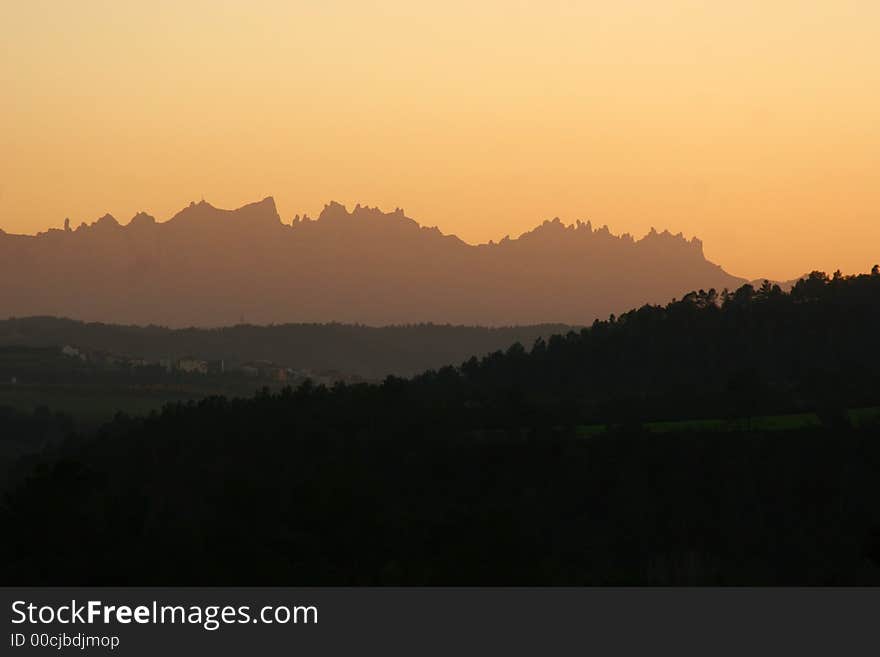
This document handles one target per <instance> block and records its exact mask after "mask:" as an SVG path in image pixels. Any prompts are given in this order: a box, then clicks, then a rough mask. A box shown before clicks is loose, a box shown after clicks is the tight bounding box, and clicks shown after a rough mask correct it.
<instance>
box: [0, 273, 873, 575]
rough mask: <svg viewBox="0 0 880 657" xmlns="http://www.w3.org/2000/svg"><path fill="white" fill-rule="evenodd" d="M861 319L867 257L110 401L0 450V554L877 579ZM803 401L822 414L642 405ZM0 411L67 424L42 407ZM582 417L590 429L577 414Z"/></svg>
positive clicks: (125, 570)
mask: <svg viewBox="0 0 880 657" xmlns="http://www.w3.org/2000/svg"><path fill="white" fill-rule="evenodd" d="M878 334H880V269H877V268H875V272H874V273H873V274H871V275H861V276H853V277H842V276H835V277H833V278H828V277H826V276H824V275H823V274H820V273H817V272H814V273H813V274H811V275H810V276H809V277H808V278H806V279H804V280H801V281H799V282H798V283H796V284H795V285H794V286H793V288H792V290H791V292H790V293H785V292H783V291H782V290H781V288H779V287H778V286H772V285H770V284H767V285H765V286H763V287H762V288H761V289H759V290H755V289H754V288H752V287H751V286H743V287H741V288H739V289H738V290H736V291H735V292H734V293H730V294H723V295H718V294H717V293H716V292H715V291H714V290H710V291H708V292H703V293H699V292H695V293H692V294H688V295H685V297H684V298H683V299H681V300H680V301H676V302H674V303H670V304H667V305H665V306H643V307H641V308H639V309H637V310H633V311H631V312H628V313H624V314H623V315H622V316H621V317H620V318H617V319H615V320H613V321H605V322H596V323H595V324H594V325H593V326H591V327H590V328H586V329H583V330H581V331H578V332H570V333H568V334H566V335H564V336H554V337H552V338H550V339H549V340H548V341H546V342H544V341H539V342H537V343H536V344H535V345H534V347H533V348H532V349H531V350H526V349H524V348H523V347H522V346H520V345H514V346H512V347H511V348H509V349H507V350H506V351H504V352H497V353H495V354H492V355H489V356H486V357H484V358H482V359H477V358H473V359H471V360H469V361H467V362H465V363H464V364H462V365H461V366H460V367H452V366H449V367H445V368H441V369H440V370H436V371H429V372H426V373H424V374H423V375H421V376H418V377H415V378H414V379H412V380H403V379H397V378H388V379H386V380H385V381H384V382H383V383H382V384H381V385H372V384H365V383H361V384H356V385H345V384H338V385H335V386H333V387H332V388H327V387H324V386H314V385H310V384H304V385H302V386H300V387H298V388H297V389H291V388H287V389H284V390H282V391H281V392H279V393H270V392H269V391H264V392H262V393H260V394H258V395H257V396H255V397H254V398H251V399H232V400H230V399H225V398H220V397H215V398H210V399H206V400H202V401H201V402H199V403H188V404H175V405H170V406H168V407H166V408H165V409H164V411H163V412H162V413H160V414H152V415H150V416H149V417H145V418H130V417H125V416H118V417H117V418H116V419H115V420H114V421H113V422H111V423H109V424H107V425H106V426H104V427H103V428H102V429H101V430H100V431H97V432H94V433H91V434H89V435H84V436H74V437H71V438H70V439H69V440H68V441H66V442H65V443H64V444H63V445H62V447H60V448H57V449H55V450H53V451H50V452H48V453H46V454H44V456H43V458H42V459H36V461H37V462H33V461H34V460H35V459H33V458H32V459H31V461H29V462H25V463H22V464H21V465H20V467H19V470H18V472H16V473H15V474H14V476H13V477H12V484H11V485H10V487H9V489H8V491H7V494H6V495H5V496H4V497H3V502H2V506H0V523H2V525H3V527H5V528H6V529H7V533H8V536H9V540H7V541H4V542H3V544H2V545H0V557H2V558H0V564H2V566H0V572H2V574H3V576H4V578H5V580H4V581H7V582H9V583H17V582H28V583H31V584H33V583H35V582H44V581H45V582H53V583H58V582H64V583H69V584H99V585H100V584H116V585H120V584H173V585H182V584H214V585H216V584H236V583H242V584H243V583H247V584H250V585H253V584H254V583H260V584H274V585H278V584H297V585H306V584H318V585H328V584H346V585H357V584H446V585H449V584H471V585H474V584H507V585H510V584H569V585H570V584H727V585H730V584H735V585H736V584H740V585H741V584H826V585H827V584H877V583H878V582H880V568H878V565H880V478H878V477H877V464H878V463H880V441H878V437H880V434H878V430H880V427H878V425H877V423H876V414H875V415H874V419H873V420H871V421H872V422H873V424H871V423H870V422H871V421H866V422H864V423H859V424H858V425H856V424H854V423H852V417H853V415H852V414H848V413H846V412H845V411H846V410H847V409H850V408H852V407H854V406H862V407H864V406H874V407H876V406H877V405H878V404H880V351H878V350H877V349H876V337H877V335H878ZM799 409H800V410H803V409H812V410H814V411H816V414H817V417H818V418H819V422H818V423H817V424H816V425H815V426H806V427H805V426H800V427H796V428H793V429H789V430H781V431H776V432H775V433H769V432H768V431H767V429H766V428H757V429H755V428H753V427H752V425H751V422H742V423H737V424H736V426H735V427H734V428H732V429H712V428H711V427H712V423H708V422H706V423H702V424H700V423H694V424H693V425H692V427H693V428H691V429H688V428H684V427H682V426H680V427H679V428H677V429H671V430H667V431H666V432H664V433H662V434H655V433H646V432H645V430H644V429H643V428H642V426H641V421H642V420H643V419H646V418H648V417H650V416H651V415H653V414H656V413H660V414H671V415H674V416H675V417H678V418H693V417H701V416H711V415H713V414H717V413H723V414H725V415H726V416H728V417H736V418H746V419H747V418H751V417H752V416H754V415H755V414H756V413H770V412H784V411H786V410H788V411H791V410H799ZM14 421H15V422H16V423H17V425H18V426H20V427H26V426H34V427H43V429H42V430H43V431H44V433H46V434H47V435H49V436H52V435H54V434H55V432H57V431H58V429H59V427H60V426H63V423H62V422H61V421H60V420H58V419H52V421H51V422H49V421H48V416H47V414H46V413H45V412H44V413H42V414H40V415H34V416H32V417H31V416H23V415H19V416H15V418H14ZM596 421H605V422H606V423H607V428H606V430H605V431H604V432H603V433H600V434H590V435H586V436H584V435H583V434H582V433H580V432H579V431H578V427H579V426H580V425H582V424H585V423H589V422H596ZM34 431H36V429H34ZM17 448H18V449H20V446H18V447H17ZM59 533H62V534H63V535H64V536H65V537H66V540H65V541H63V542H61V543H59V542H58V541H57V540H54V539H55V537H57V535H58V534H59ZM169 555H173V557H174V558H173V559H169V558H168V557H169Z"/></svg>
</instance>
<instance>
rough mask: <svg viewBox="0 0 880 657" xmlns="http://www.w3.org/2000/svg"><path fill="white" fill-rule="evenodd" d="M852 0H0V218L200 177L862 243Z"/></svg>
mask: <svg viewBox="0 0 880 657" xmlns="http://www.w3.org/2000/svg"><path fill="white" fill-rule="evenodd" d="M878 32H880V3H878V2H876V0H871V1H868V0H834V1H831V0H826V1H822V2H819V1H816V0H797V1H795V0H791V1H789V0H739V1H737V2H721V1H717V2H696V1H689V2H688V1H682V0H665V1H663V2H659V1H658V2H655V1H648V0H639V1H636V0H615V1H614V2H609V1H607V0H603V1H601V2H592V1H590V2H587V1H583V2H574V1H555V0H541V1H534V2H532V1H523V0H521V1H516V0H511V1H505V2H500V1H495V0H483V1H482V2H472V1H467V2H463V1H458V0H445V1H444V2H417V1H413V0H409V1H403V0H401V1H393V2H367V1H363V2H354V1H350V0H321V1H320V2H317V1H316V2H298V1H296V0H287V1H283V0H277V1H268V0H263V1H260V0H249V1H247V2H245V1H243V0H237V1H230V0H226V1H223V0H212V1H204V2H196V1H190V0H173V1H170V0H169V1H166V0H151V1H150V2H130V1H126V0H117V1H116V2H96V1H93V0H77V1H66V0H52V1H46V0H29V1H28V2H12V1H9V0H4V1H3V2H0V34H2V40H0V53H2V55H0V88H2V96H0V98H2V102H0V153H2V157H0V228H3V229H4V230H6V231H7V232H23V233H33V232H36V231H38V230H43V229H45V228H47V227H50V226H52V227H60V226H61V225H62V223H63V221H64V218H65V217H70V219H71V222H72V223H73V224H74V225H76V224H79V223H80V222H81V221H93V220H94V219H96V218H97V217H99V216H100V215H103V214H104V213H106V212H110V213H112V214H113V215H114V216H116V217H117V218H119V219H120V220H122V221H127V220H128V219H129V218H130V217H131V216H132V215H133V214H135V213H136V212H137V211H139V210H145V211H148V212H150V213H151V214H153V215H155V216H156V217H157V218H159V219H160V220H164V219H167V218H168V217H169V216H171V215H172V214H173V213H174V212H176V211H177V210H179V209H180V208H181V207H183V206H184V205H186V204H188V203H189V201H191V200H194V199H195V200H198V199H200V198H201V197H202V196H204V197H205V199H207V200H208V201H210V202H212V203H213V204H214V205H217V206H220V207H238V206H240V205H242V204H244V203H246V202H249V201H253V200H258V199H260V198H262V197H264V196H267V195H273V196H274V197H275V199H276V201H277V203H278V207H279V210H280V212H281V214H282V217H283V218H284V219H285V220H286V221H287V220H289V219H290V218H291V217H292V216H293V215H294V214H295V213H303V212H307V213H309V214H311V215H313V216H314V215H316V214H318V212H319V211H320V209H321V207H322V206H323V204H324V203H325V202H327V201H329V200H331V199H335V200H338V201H340V202H343V203H346V204H348V205H349V206H352V205H354V204H355V203H358V202H360V203H362V204H368V205H378V206H380V207H382V208H384V209H387V210H392V209H394V208H395V207H397V206H400V207H403V208H404V209H405V210H406V212H407V214H408V215H409V216H412V217H414V218H415V219H417V220H418V221H419V222H420V223H422V224H426V225H438V226H439V227H440V228H441V230H443V231H444V232H452V233H456V234H458V235H459V236H460V237H462V238H463V239H465V240H467V241H470V242H477V241H488V240H489V239H495V240H497V239H499V238H501V237H503V236H504V235H505V234H508V233H510V234H511V235H517V234H519V233H521V232H523V231H525V230H528V229H530V228H531V227H533V226H534V225H536V224H537V223H539V222H540V221H542V220H544V219H547V218H552V217H554V216H559V217H561V218H562V219H563V220H565V221H569V222H571V221H574V220H575V219H591V220H592V221H593V223H594V224H598V225H601V224H608V225H609V227H610V228H611V230H612V231H613V232H616V233H621V232H630V233H633V234H634V235H636V236H641V235H643V234H644V233H646V232H647V231H648V230H649V229H650V228H651V226H656V227H657V228H658V229H663V228H668V229H669V230H671V231H672V232H679V231H682V232H684V233H685V235H686V236H688V237H690V236H692V235H698V236H699V237H701V238H702V239H703V241H704V243H705V251H706V255H707V256H708V257H709V258H710V259H712V260H714V261H716V262H718V263H719V264H721V265H723V266H724V267H725V269H727V270H728V271H730V272H731V273H733V274H736V275H742V276H746V277H759V276H768V277H773V278H791V277H794V276H796V275H799V274H801V273H804V272H805V271H808V270H810V269H813V268H822V269H826V270H829V271H831V270H834V269H836V268H840V269H842V270H844V272H856V271H867V270H868V269H869V268H870V266H871V265H872V264H873V263H874V262H877V261H880V120H878V119H880V38H878Z"/></svg>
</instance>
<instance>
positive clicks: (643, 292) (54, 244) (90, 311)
mask: <svg viewBox="0 0 880 657" xmlns="http://www.w3.org/2000/svg"><path fill="white" fill-rule="evenodd" d="M744 282H745V280H744V279H740V278H736V277H734V276H731V275H730V274H728V273H726V272H725V271H724V270H723V269H721V267H719V266H718V265H715V264H713V263H711V262H709V261H707V260H706V259H705V257H704V255H703V250H702V243H701V242H700V241H699V240H698V239H696V238H694V239H692V240H686V239H685V238H684V237H682V235H681V234H678V235H672V234H670V233H669V232H668V231H663V232H661V233H658V232H656V231H655V230H653V229H652V230H651V232H650V233H649V234H648V235H646V236H645V237H643V238H642V239H638V240H637V239H634V238H633V237H631V236H630V235H621V236H615V235H613V234H611V232H610V231H609V230H608V228H607V227H606V226H603V227H601V228H599V229H594V228H593V227H592V225H591V224H590V222H585V223H582V222H580V221H578V222H577V223H576V224H573V225H565V224H564V223H562V222H561V221H560V220H559V219H554V220H552V221H545V222H544V223H542V224H541V225H539V226H538V227H536V228H535V229H533V230H531V231H529V232H527V233H524V234H522V235H520V236H519V237H518V238H516V239H511V238H509V237H506V238H504V239H503V240H501V241H500V242H498V243H494V242H490V243H488V244H480V245H470V244H467V243H465V242H463V241H462V240H460V239H459V238H458V237H456V236H454V235H445V234H443V233H441V232H440V230H438V229H437V228H436V227H435V228H427V227H423V226H420V225H419V224H418V223H416V221H414V220H413V219H410V218H409V217H407V216H405V215H404V213H403V211H402V210H400V209H397V210H395V211H394V212H390V213H386V212H382V211H380V210H379V209H377V208H367V207H362V206H360V205H358V206H356V207H355V208H354V210H353V211H351V212H349V211H348V210H347V209H346V208H345V207H344V206H342V205H340V204H338V203H335V202H331V203H329V204H328V205H326V206H325V208H324V210H323V212H321V215H320V216H319V217H318V218H317V219H309V218H308V217H302V218H301V217H299V216H297V217H296V218H294V220H293V221H292V222H291V223H284V222H282V220H281V218H280V216H279V215H278V211H277V209H276V207H275V202H274V200H273V199H272V198H271V197H269V198H265V199H263V200H262V201H259V202H256V203H251V204H249V205H245V206H243V207H241V208H239V209H237V210H222V209H219V208H215V207H213V206H212V205H210V204H209V203H206V202H204V201H202V202H201V203H191V204H190V205H189V206H188V207H186V208H184V209H183V210H181V211H180V212H178V213H177V214H176V215H175V216H173V217H172V218H171V219H169V220H168V221H165V222H157V221H156V220H155V218H153V217H151V216H150V215H148V214H145V213H139V214H137V215H135V216H134V218H132V220H131V221H130V222H129V223H128V224H127V225H121V224H120V223H119V222H118V221H117V220H116V219H115V218H114V217H112V216H110V215H109V214H108V215H105V216H103V217H101V218H100V219H98V220H97V221H95V222H94V223H92V224H90V225H87V224H85V223H83V224H81V225H80V226H79V227H78V228H75V229H72V228H71V227H70V225H69V221H65V228H64V229H50V230H48V231H46V232H43V233H39V234H37V235H35V236H29V235H11V234H7V233H4V232H2V231H0V309H2V313H3V315H4V316H7V317H11V316H18V317H21V316H28V315H58V316H67V317H71V318H76V319H83V320H88V321H103V322H124V323H135V324H162V325H167V326H172V327H174V326H177V327H180V326H221V325H229V324H234V323H236V322H238V321H240V319H241V318H245V319H246V321H247V322H249V323H254V324H268V323H276V322H326V321H340V322H354V323H364V324H374V325H384V324H401V323H416V322H449V323H461V324H483V325H488V326H501V325H515V324H536V323H542V322H560V323H568V324H584V323H587V322H591V321H592V320H593V319H595V318H601V317H607V316H608V315H609V314H610V313H618V312H620V311H622V310H626V309H627V308H630V307H633V306H639V305H641V304H644V303H659V302H666V301H668V300H669V299H671V298H673V297H677V296H681V295H682V294H684V293H686V292H688V291H690V290H692V289H697V288H705V289H709V288H712V287H714V288H716V289H718V290H721V289H723V288H730V289H734V288H736V287H739V286H740V285H741V284H742V283H744Z"/></svg>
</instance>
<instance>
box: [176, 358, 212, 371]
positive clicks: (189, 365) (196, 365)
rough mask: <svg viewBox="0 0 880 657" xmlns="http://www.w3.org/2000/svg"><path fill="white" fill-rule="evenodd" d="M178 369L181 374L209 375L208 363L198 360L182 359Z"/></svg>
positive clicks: (178, 363) (179, 361)
mask: <svg viewBox="0 0 880 657" xmlns="http://www.w3.org/2000/svg"><path fill="white" fill-rule="evenodd" d="M177 369H178V371H180V372H187V373H195V374H207V373H208V363H207V362H206V361H203V360H199V359H197V358H181V359H180V360H178V361H177Z"/></svg>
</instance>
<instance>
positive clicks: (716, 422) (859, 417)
mask: <svg viewBox="0 0 880 657" xmlns="http://www.w3.org/2000/svg"><path fill="white" fill-rule="evenodd" d="M847 416H848V417H849V421H850V423H851V424H852V425H853V426H855V427H859V426H864V425H867V424H871V423H874V422H877V421H880V406H870V407H866V408H854V409H850V410H849V411H847ZM642 426H643V428H644V429H645V430H647V431H650V432H652V433H669V432H682V431H747V430H749V429H751V430H754V431H786V430H790V429H807V428H810V427H818V426H821V421H820V420H819V416H818V415H816V414H815V413H789V414H785V415H762V416H757V417H753V418H751V420H749V419H747V418H738V419H733V420H726V419H719V418H710V419H700V420H662V421H657V422H644V423H643V424H642ZM607 430H608V425H607V424H589V425H581V426H579V427H578V428H577V433H578V435H579V436H584V437H586V436H594V435H597V434H600V433H604V432H605V431H607Z"/></svg>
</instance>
